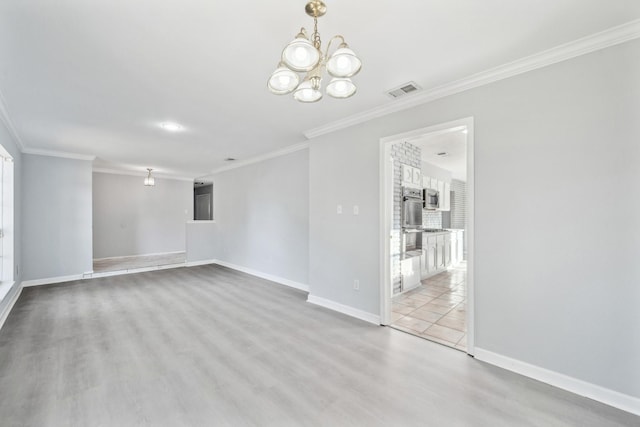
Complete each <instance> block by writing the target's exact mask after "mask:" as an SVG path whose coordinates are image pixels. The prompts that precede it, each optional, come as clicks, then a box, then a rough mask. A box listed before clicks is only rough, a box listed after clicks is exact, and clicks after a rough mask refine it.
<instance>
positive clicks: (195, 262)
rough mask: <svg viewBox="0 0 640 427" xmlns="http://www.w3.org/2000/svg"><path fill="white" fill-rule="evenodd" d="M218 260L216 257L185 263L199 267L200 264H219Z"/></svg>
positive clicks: (188, 265)
mask: <svg viewBox="0 0 640 427" xmlns="http://www.w3.org/2000/svg"><path fill="white" fill-rule="evenodd" d="M217 263H218V261H217V260H215V259H203V260H200V261H187V263H186V264H185V265H186V266H187V267H197V266H199V265H209V264H217Z"/></svg>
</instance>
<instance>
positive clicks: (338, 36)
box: [324, 35, 346, 58]
mask: <svg viewBox="0 0 640 427" xmlns="http://www.w3.org/2000/svg"><path fill="white" fill-rule="evenodd" d="M335 39H340V40H342V43H343V44H346V42H345V41H344V37H342V36H341V35H337V36H333V37H331V40H329V43H328V44H327V49H326V50H325V51H324V56H325V58H329V49H330V48H331V42H333V41H334V40H335Z"/></svg>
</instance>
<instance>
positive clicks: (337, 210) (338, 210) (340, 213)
mask: <svg viewBox="0 0 640 427" xmlns="http://www.w3.org/2000/svg"><path fill="white" fill-rule="evenodd" d="M336 212H337V213H338V215H342V205H338V207H337V208H336Z"/></svg>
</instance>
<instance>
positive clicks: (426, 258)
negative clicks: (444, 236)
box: [420, 233, 438, 279]
mask: <svg viewBox="0 0 640 427" xmlns="http://www.w3.org/2000/svg"><path fill="white" fill-rule="evenodd" d="M429 234H430V233H424V236H423V238H422V245H423V249H422V252H423V254H422V264H421V266H420V267H421V275H420V276H421V278H423V279H424V278H426V277H429V276H431V275H432V274H433V273H435V272H436V271H437V270H438V261H437V255H436V246H437V244H436V236H429Z"/></svg>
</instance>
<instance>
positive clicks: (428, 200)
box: [424, 188, 440, 211]
mask: <svg viewBox="0 0 640 427" xmlns="http://www.w3.org/2000/svg"><path fill="white" fill-rule="evenodd" d="M439 207H440V193H438V190H432V189H430V188H425V189H424V208H425V209H428V210H432V211H434V210H436V209H438V208H439Z"/></svg>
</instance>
